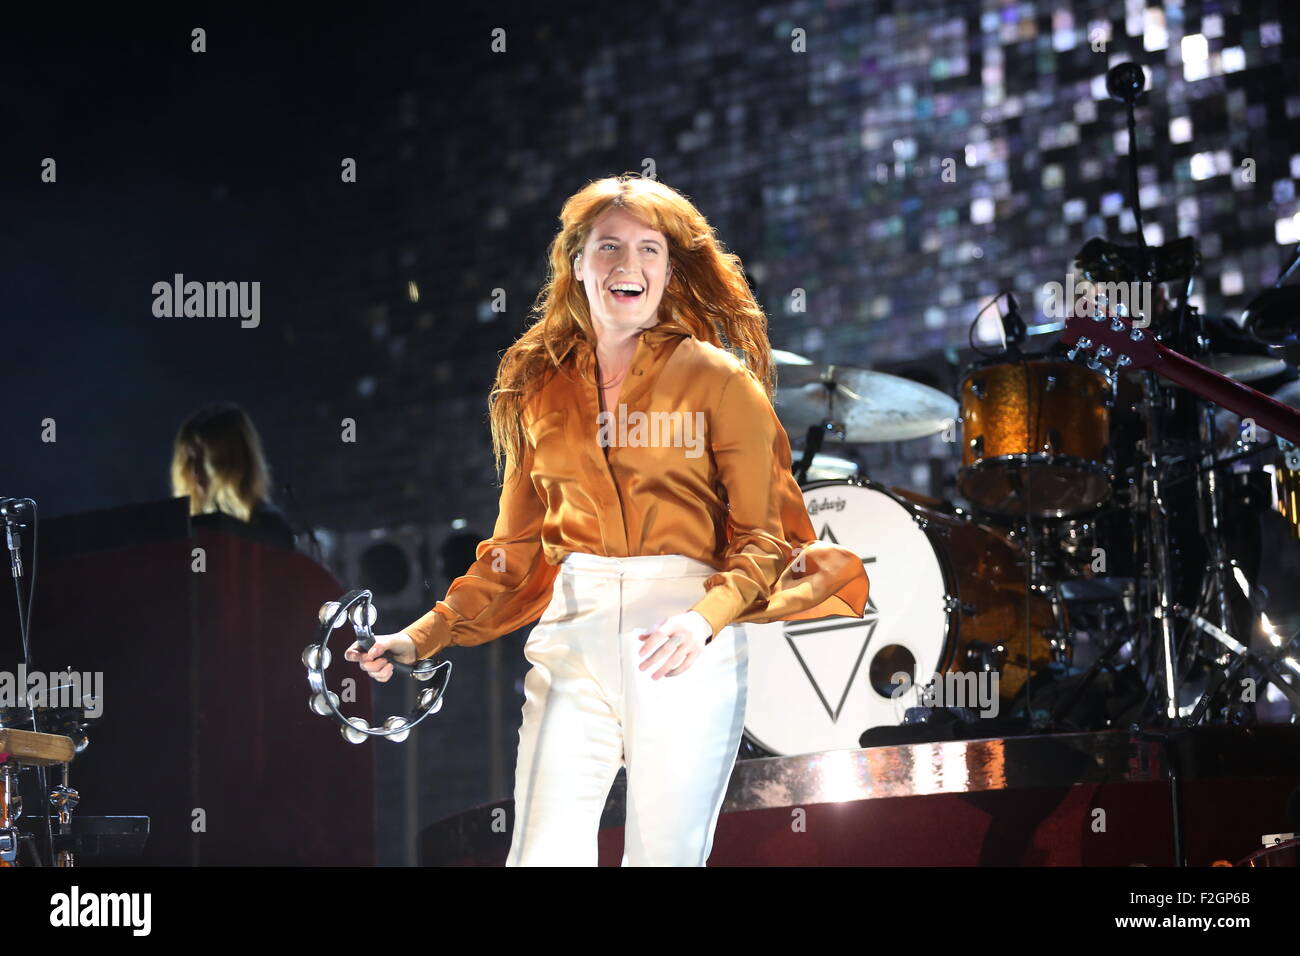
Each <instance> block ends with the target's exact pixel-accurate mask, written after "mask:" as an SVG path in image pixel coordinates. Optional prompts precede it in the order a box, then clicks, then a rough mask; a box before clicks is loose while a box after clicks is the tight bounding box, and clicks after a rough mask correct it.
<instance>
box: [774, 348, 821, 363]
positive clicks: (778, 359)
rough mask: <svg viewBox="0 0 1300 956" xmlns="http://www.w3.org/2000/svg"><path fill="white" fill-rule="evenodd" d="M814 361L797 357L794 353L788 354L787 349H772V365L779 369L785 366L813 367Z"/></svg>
mask: <svg viewBox="0 0 1300 956" xmlns="http://www.w3.org/2000/svg"><path fill="white" fill-rule="evenodd" d="M812 363H813V362H812V359H810V358H804V357H803V356H802V355H796V354H795V353H794V352H787V351H786V350H785V349H772V364H773V365H776V366H778V367H780V366H785V365H811V364H812Z"/></svg>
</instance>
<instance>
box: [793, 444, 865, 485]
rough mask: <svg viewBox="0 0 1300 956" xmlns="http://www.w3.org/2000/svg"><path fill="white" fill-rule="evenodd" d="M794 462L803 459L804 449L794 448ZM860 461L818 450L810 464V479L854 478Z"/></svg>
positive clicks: (796, 463)
mask: <svg viewBox="0 0 1300 956" xmlns="http://www.w3.org/2000/svg"><path fill="white" fill-rule="evenodd" d="M792 454H793V456H794V464H795V465H798V464H799V462H800V461H802V460H803V450H802V449H798V448H796V449H794V450H793V452H792ZM859 470H860V469H859V468H858V463H857V462H856V461H854V460H853V459H851V458H841V457H839V456H838V455H828V454H826V453H825V452H818V453H817V454H815V455H813V460H812V462H811V463H810V464H809V465H808V481H828V480H831V479H838V478H852V477H853V476H854V475H856V474H857V473H858V471H859Z"/></svg>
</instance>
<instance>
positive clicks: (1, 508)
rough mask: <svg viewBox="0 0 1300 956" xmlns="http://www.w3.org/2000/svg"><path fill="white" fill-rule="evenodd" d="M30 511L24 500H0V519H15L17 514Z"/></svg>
mask: <svg viewBox="0 0 1300 956" xmlns="http://www.w3.org/2000/svg"><path fill="white" fill-rule="evenodd" d="M30 510H31V505H30V504H29V502H28V499H26V498H0V517H5V518H17V517H19V512H21V511H30Z"/></svg>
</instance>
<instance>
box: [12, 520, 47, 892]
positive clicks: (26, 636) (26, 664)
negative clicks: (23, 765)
mask: <svg viewBox="0 0 1300 956" xmlns="http://www.w3.org/2000/svg"><path fill="white" fill-rule="evenodd" d="M28 510H30V511H31V512H32V514H33V528H34V527H35V515H36V502H35V501H33V500H32V499H31V498H0V519H3V521H4V524H5V541H6V543H7V545H8V547H9V570H10V573H11V574H12V575H13V579H14V597H15V598H16V599H17V600H18V636H19V638H20V639H21V641H22V645H23V647H22V650H23V657H22V663H23V670H24V672H28V673H30V671H31V668H32V654H31V624H32V598H33V597H34V595H35V593H36V567H35V565H36V554H37V551H36V544H35V541H36V537H35V531H33V536H32V541H33V544H32V578H31V584H30V585H29V586H28V589H27V606H26V608H25V609H24V607H23V588H22V580H23V556H22V535H21V533H20V531H19V529H21V528H23V527H25V526H26V524H27V522H26V520H25V519H24V518H23V512H25V511H28ZM21 690H22V693H23V702H24V703H25V704H26V705H27V709H28V711H29V713H30V715H31V724H32V730H33V731H34V732H36V733H40V730H41V728H40V724H39V722H38V720H37V716H36V706H35V704H33V703H32V701H31V699H30V698H28V696H27V694H26V688H21ZM36 776H37V780H38V781H39V783H40V787H41V796H42V800H43V799H44V797H45V795H46V794H48V793H49V788H48V787H47V786H46V780H45V767H44V765H38V766H37V767H36ZM45 840H46V846H47V848H48V850H49V860H50V865H51V866H53V864H54V826H53V823H52V821H51V820H50V815H49V813H48V812H46V814H45ZM14 845H15V847H17V845H18V839H17V834H16V833H15V842H14Z"/></svg>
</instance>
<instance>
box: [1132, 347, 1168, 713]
mask: <svg viewBox="0 0 1300 956" xmlns="http://www.w3.org/2000/svg"><path fill="white" fill-rule="evenodd" d="M1143 389H1144V392H1145V396H1144V401H1143V403H1142V407H1143V415H1144V418H1145V425H1146V435H1145V437H1144V438H1143V440H1142V453H1143V459H1142V465H1141V470H1140V475H1141V484H1140V488H1139V493H1138V494H1136V495H1134V496H1133V502H1134V506H1135V508H1136V510H1137V514H1136V515H1135V517H1136V519H1137V521H1136V522H1135V525H1136V527H1138V528H1142V527H1143V526H1145V527H1146V531H1147V579H1148V582H1149V585H1148V588H1147V589H1146V591H1145V598H1146V604H1147V608H1146V610H1147V612H1148V613H1144V614H1143V615H1142V621H1143V628H1144V630H1145V631H1146V644H1147V646H1148V647H1154V648H1155V650H1156V667H1155V673H1156V679H1157V682H1158V685H1159V687H1160V691H1161V699H1162V700H1163V703H1164V712H1165V718H1166V719H1167V720H1169V721H1171V722H1173V721H1176V720H1177V719H1178V674H1177V660H1176V649H1175V646H1174V602H1173V562H1172V561H1171V559H1170V549H1169V515H1168V511H1167V508H1166V504H1165V497H1164V475H1163V471H1164V468H1163V465H1162V464H1161V462H1160V450H1161V447H1162V441H1163V436H1162V435H1161V428H1160V421H1159V419H1160V417H1161V408H1160V403H1161V401H1162V399H1161V396H1160V383H1159V381H1158V379H1157V378H1156V375H1155V373H1154V372H1145V373H1143ZM1143 512H1145V514H1143ZM1153 620H1154V627H1153Z"/></svg>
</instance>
